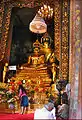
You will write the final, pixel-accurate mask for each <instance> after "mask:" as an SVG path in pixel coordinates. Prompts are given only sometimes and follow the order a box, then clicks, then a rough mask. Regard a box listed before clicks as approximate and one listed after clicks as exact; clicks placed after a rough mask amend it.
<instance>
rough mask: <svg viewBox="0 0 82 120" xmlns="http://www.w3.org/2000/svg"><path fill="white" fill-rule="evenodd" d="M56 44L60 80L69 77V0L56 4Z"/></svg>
mask: <svg viewBox="0 0 82 120" xmlns="http://www.w3.org/2000/svg"><path fill="white" fill-rule="evenodd" d="M54 44H55V55H56V57H57V59H58V60H59V79H60V80H61V79H64V80H67V79H68V76H69V48H68V46H69V0H61V1H60V0H57V1H55V4H54Z"/></svg>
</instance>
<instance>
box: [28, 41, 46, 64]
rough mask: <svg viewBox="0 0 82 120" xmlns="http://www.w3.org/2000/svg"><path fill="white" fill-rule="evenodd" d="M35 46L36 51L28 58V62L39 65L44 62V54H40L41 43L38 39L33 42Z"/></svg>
mask: <svg viewBox="0 0 82 120" xmlns="http://www.w3.org/2000/svg"><path fill="white" fill-rule="evenodd" d="M33 47H34V53H33V55H32V56H29V58H28V64H31V65H34V66H37V65H40V64H44V61H45V60H44V55H43V54H40V43H39V41H38V40H36V42H35V43H33Z"/></svg>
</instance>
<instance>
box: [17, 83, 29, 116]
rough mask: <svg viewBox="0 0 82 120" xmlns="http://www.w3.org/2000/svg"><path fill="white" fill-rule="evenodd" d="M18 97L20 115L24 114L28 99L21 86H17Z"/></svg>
mask: <svg viewBox="0 0 82 120" xmlns="http://www.w3.org/2000/svg"><path fill="white" fill-rule="evenodd" d="M18 92H19V97H20V104H21V114H24V113H26V110H27V107H28V97H27V93H26V90H25V88H24V87H23V86H22V85H19V89H18Z"/></svg>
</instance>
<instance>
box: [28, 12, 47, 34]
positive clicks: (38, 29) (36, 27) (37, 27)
mask: <svg viewBox="0 0 82 120" xmlns="http://www.w3.org/2000/svg"><path fill="white" fill-rule="evenodd" d="M29 29H30V31H32V32H34V33H45V32H46V31H47V25H46V23H45V21H44V19H43V18H42V17H40V16H39V15H38V14H36V16H35V17H34V19H33V20H32V22H31V23H30V25H29Z"/></svg>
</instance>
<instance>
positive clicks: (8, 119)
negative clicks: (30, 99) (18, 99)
mask: <svg viewBox="0 0 82 120" xmlns="http://www.w3.org/2000/svg"><path fill="white" fill-rule="evenodd" d="M0 120H34V113H29V114H24V115H21V114H17V113H15V114H0Z"/></svg>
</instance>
